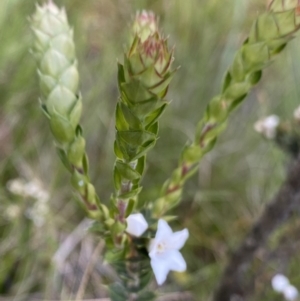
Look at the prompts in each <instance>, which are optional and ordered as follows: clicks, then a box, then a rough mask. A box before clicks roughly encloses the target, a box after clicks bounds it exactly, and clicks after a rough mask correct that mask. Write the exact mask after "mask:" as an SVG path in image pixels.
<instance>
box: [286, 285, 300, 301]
mask: <svg viewBox="0 0 300 301" xmlns="http://www.w3.org/2000/svg"><path fill="white" fill-rule="evenodd" d="M283 296H284V298H285V299H286V300H287V301H295V300H296V299H297V298H298V296H299V292H298V290H297V289H296V288H295V287H294V286H293V285H288V286H286V287H285V288H284V290H283Z"/></svg>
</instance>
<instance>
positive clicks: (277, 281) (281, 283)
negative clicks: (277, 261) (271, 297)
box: [272, 274, 290, 293]
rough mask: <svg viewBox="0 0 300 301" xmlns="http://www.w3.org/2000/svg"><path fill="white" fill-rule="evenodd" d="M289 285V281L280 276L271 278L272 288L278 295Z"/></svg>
mask: <svg viewBox="0 0 300 301" xmlns="http://www.w3.org/2000/svg"><path fill="white" fill-rule="evenodd" d="M289 284H290V282H289V280H288V279H287V278H286V277H285V276H284V275H282V274H276V275H275V276H274V277H273V278H272V287H273V289H274V291H276V292H278V293H282V292H283V291H284V289H285V287H287V286H288V285H289Z"/></svg>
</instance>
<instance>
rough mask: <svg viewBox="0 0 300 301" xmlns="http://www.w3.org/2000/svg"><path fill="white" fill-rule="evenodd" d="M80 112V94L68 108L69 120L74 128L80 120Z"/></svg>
mask: <svg viewBox="0 0 300 301" xmlns="http://www.w3.org/2000/svg"><path fill="white" fill-rule="evenodd" d="M81 112H82V101H81V95H79V96H78V97H77V100H76V101H75V102H74V105H73V107H72V108H71V110H70V114H69V116H70V122H71V124H72V125H73V127H74V128H75V127H76V126H77V125H78V123H79V120H80V117H81Z"/></svg>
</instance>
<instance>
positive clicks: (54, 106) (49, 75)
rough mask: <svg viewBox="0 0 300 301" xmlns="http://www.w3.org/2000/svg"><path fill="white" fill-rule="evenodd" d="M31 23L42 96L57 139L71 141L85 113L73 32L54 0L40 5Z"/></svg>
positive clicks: (65, 141) (62, 141) (33, 50)
mask: <svg viewBox="0 0 300 301" xmlns="http://www.w3.org/2000/svg"><path fill="white" fill-rule="evenodd" d="M31 27H32V30H33V33H34V43H33V48H32V52H33V53H34V55H35V56H36V58H37V60H38V64H39V68H38V69H39V70H38V75H39V80H40V88H41V92H42V97H41V100H42V102H43V103H44V109H45V111H46V113H47V114H48V115H49V118H50V126H51V129H52V132H53V134H54V136H55V138H56V140H57V141H58V142H60V143H69V142H70V141H71V140H72V139H73V137H74V134H72V133H71V132H75V128H76V126H77V124H78V122H79V118H80V115H81V99H80V97H79V96H78V95H79V91H78V84H79V74H78V70H77V63H76V57H75V46H74V42H73V32H72V30H71V28H70V27H69V24H68V21H67V16H66V13H65V11H64V10H63V9H59V8H58V7H57V6H56V5H55V4H54V3H53V2H52V1H49V2H48V3H46V4H44V5H43V6H37V8H36V12H35V14H34V15H33V16H32V17H31Z"/></svg>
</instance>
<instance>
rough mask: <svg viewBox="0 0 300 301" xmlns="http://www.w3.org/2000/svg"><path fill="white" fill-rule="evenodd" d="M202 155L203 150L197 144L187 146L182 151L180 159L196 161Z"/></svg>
mask: <svg viewBox="0 0 300 301" xmlns="http://www.w3.org/2000/svg"><path fill="white" fill-rule="evenodd" d="M202 157H203V151H202V149H201V147H200V146H199V145H198V144H197V145H191V146H187V147H186V148H185V149H184V150H183V152H182V161H184V162H186V163H195V162H198V161H199V160H200V159H201V158H202Z"/></svg>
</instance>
